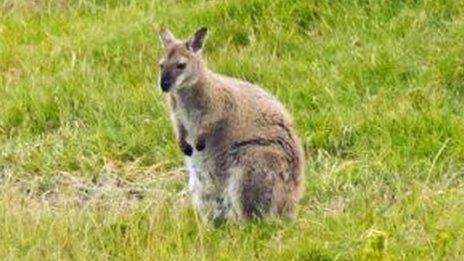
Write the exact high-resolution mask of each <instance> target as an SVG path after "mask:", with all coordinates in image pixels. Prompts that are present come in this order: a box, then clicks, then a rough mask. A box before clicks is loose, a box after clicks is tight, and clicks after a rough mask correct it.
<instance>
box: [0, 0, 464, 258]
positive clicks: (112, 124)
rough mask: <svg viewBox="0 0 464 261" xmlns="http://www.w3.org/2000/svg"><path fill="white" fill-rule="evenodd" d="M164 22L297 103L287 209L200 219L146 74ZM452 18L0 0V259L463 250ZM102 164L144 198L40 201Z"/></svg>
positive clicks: (366, 9) (371, 10) (381, 6)
mask: <svg viewBox="0 0 464 261" xmlns="http://www.w3.org/2000/svg"><path fill="white" fill-rule="evenodd" d="M160 25H166V26H168V27H169V28H171V29H172V31H173V32H175V33H176V35H178V36H183V37H186V36H188V35H189V34H190V33H191V32H193V31H194V30H195V29H196V28H197V27H199V26H200V25H208V26H209V27H210V28H211V35H210V37H209V39H208V41H207V44H206V50H205V56H206V57H207V59H208V61H209V66H210V67H211V68H213V69H214V70H216V71H218V72H221V73H223V74H227V75H231V76H235V77H239V78H242V79H247V80H249V81H252V82H256V83H259V84H260V85H261V86H263V87H264V88H266V89H268V90H269V91H270V92H272V93H273V94H274V95H276V96H277V97H278V98H279V99H280V100H281V101H282V102H283V103H284V104H285V105H286V107H287V108H288V109H289V110H290V111H291V112H292V114H293V116H294V119H295V122H296V126H297V130H298V133H299V134H300V136H301V138H302V140H303V142H304V147H305V151H306V154H307V156H306V157H307V159H308V161H307V164H306V167H305V177H306V184H305V186H306V191H305V194H304V198H303V200H302V201H301V204H300V208H299V214H298V218H297V219H296V220H295V221H294V222H283V221H276V220H266V221H262V222H253V223H250V224H243V225H226V226H224V227H220V228H213V227H210V226H208V225H206V224H203V223H201V222H200V221H199V220H198V217H197V215H196V214H195V212H194V211H193V210H192V208H191V206H190V203H189V199H188V195H187V194H186V189H185V185H186V175H185V174H184V172H183V170H182V165H183V162H182V157H181V153H180V152H179V151H178V149H177V147H176V145H175V142H174V139H173V134H172V130H171V127H170V125H169V120H168V117H167V110H166V106H165V103H164V101H163V95H162V94H161V92H160V91H159V87H158V86H157V74H158V72H157V61H158V58H159V55H160V45H159V41H158V36H157V33H156V29H155V28H157V27H159V26H160ZM463 28H464V4H463V2H462V1H447V0H436V1H431V0H430V1H429V0H425V1H296V3H294V1H284V0H276V1H264V0H252V1H245V0H237V1H222V0H221V1H220V0H216V1H199V0H196V1H174V0H163V1H145V0H141V1H131V0H127V1H99V0H94V1H86V0H82V1H26V0H19V1H13V0H3V1H1V2H0V180H3V182H0V231H1V237H0V257H2V259H5V258H6V259H36V258H38V257H40V258H41V259H76V260H84V259H155V260H158V259H162V260H163V259H178V260H180V259H223V260H233V259H240V260H247V259H270V260H276V259H295V260H333V259H342V260H345V259H368V260H378V259H385V260H389V259H424V258H425V259H437V260H442V259H448V260H459V259H462V258H463V257H464V237H463V235H464V216H463V215H464V212H463V209H464V30H463ZM108 166H116V167H112V168H110V171H108ZM108 172H111V175H113V176H116V177H119V178H120V179H123V180H125V181H127V182H130V183H131V184H135V185H134V186H139V187H141V188H143V189H144V190H146V191H150V193H149V194H147V195H149V196H147V197H145V198H144V199H142V200H140V201H139V202H138V203H137V204H135V205H134V206H132V207H119V205H118V204H117V203H118V202H119V201H118V200H117V199H113V198H111V197H110V198H109V199H108V198H107V199H105V200H107V201H106V203H107V204H101V202H100V203H85V204H76V203H73V202H71V203H63V204H59V205H57V206H54V205H50V204H45V203H44V202H43V198H44V194H46V193H48V192H49V191H52V190H53V189H54V183H53V182H54V181H53V180H54V178H56V177H57V176H58V175H61V174H63V173H65V174H66V175H70V176H72V177H75V178H76V179H79V180H82V181H85V182H91V181H92V180H95V179H98V178H99V177H100V176H102V175H104V174H107V173H108ZM5 180H9V181H5ZM121 200H123V199H121ZM97 202H98V201H97ZM103 203H104V202H103Z"/></svg>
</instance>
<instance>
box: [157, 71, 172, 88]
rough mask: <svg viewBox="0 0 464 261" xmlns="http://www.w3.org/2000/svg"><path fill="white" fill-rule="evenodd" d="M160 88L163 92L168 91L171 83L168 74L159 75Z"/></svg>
mask: <svg viewBox="0 0 464 261" xmlns="http://www.w3.org/2000/svg"><path fill="white" fill-rule="evenodd" d="M160 85H161V90H163V92H168V91H169V89H170V88H171V85H172V79H171V77H169V76H166V75H164V76H163V77H161V83H160Z"/></svg>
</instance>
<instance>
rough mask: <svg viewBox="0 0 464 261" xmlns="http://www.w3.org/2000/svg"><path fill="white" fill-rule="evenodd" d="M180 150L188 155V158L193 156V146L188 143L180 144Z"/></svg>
mask: <svg viewBox="0 0 464 261" xmlns="http://www.w3.org/2000/svg"><path fill="white" fill-rule="evenodd" d="M180 149H181V150H182V152H183V153H184V154H185V155H187V156H189V157H190V156H192V154H193V148H192V146H190V144H188V143H187V142H184V143H181V144H180Z"/></svg>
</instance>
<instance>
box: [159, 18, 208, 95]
mask: <svg viewBox="0 0 464 261" xmlns="http://www.w3.org/2000/svg"><path fill="white" fill-rule="evenodd" d="M207 33H208V29H207V28H206V27H202V28H200V29H199V30H198V31H196V32H195V33H194V34H193V36H192V37H190V39H189V40H187V41H182V40H177V39H176V38H175V37H174V35H173V34H172V33H171V32H169V31H168V30H166V29H161V30H160V33H159V34H160V39H161V43H162V44H163V46H164V55H163V58H162V59H161V61H160V63H159V65H160V86H161V89H162V90H163V92H168V91H170V90H173V89H181V88H186V87H189V86H192V85H194V84H195V83H196V82H197V81H198V79H199V77H200V75H201V73H202V70H203V69H204V68H203V61H202V58H201V50H202V49H203V43H204V41H205V39H206V35H207Z"/></svg>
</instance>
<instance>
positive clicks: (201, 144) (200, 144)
mask: <svg viewBox="0 0 464 261" xmlns="http://www.w3.org/2000/svg"><path fill="white" fill-rule="evenodd" d="M205 147H206V141H205V140H204V139H200V140H198V142H197V144H196V145H195V149H196V150H197V151H202V150H204V149H205Z"/></svg>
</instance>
